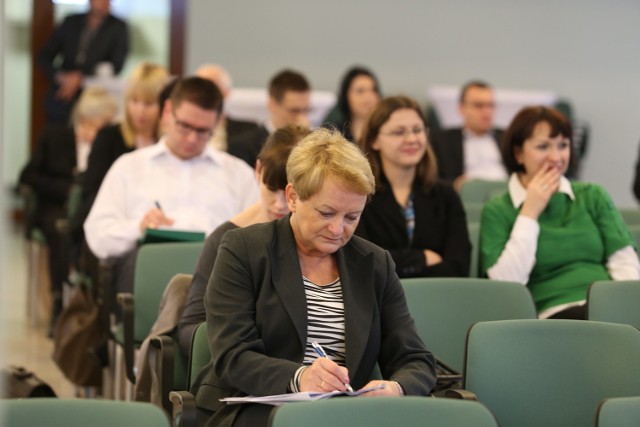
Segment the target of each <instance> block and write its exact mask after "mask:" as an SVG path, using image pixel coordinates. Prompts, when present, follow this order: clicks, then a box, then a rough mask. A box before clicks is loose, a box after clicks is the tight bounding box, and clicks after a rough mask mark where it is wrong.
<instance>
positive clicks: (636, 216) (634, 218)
mask: <svg viewBox="0 0 640 427" xmlns="http://www.w3.org/2000/svg"><path fill="white" fill-rule="evenodd" d="M618 210H619V211H620V215H621V216H622V219H623V220H624V222H625V224H627V225H628V226H633V225H640V209H638V208H620V209H618Z"/></svg>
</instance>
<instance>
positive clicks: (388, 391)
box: [361, 380, 401, 397]
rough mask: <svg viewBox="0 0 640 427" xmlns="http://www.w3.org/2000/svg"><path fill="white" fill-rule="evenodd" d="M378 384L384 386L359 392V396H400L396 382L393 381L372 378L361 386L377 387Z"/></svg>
mask: <svg viewBox="0 0 640 427" xmlns="http://www.w3.org/2000/svg"><path fill="white" fill-rule="evenodd" d="M380 384H384V388H381V389H379V390H373V391H369V392H367V393H363V394H361V396H392V397H397V396H401V394H400V389H399V388H398V383H396V382H394V381H381V380H373V381H369V382H368V383H367V385H365V386H364V387H362V388H368V387H377V386H379V385H380Z"/></svg>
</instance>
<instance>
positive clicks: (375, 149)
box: [356, 96, 471, 277]
mask: <svg viewBox="0 0 640 427" xmlns="http://www.w3.org/2000/svg"><path fill="white" fill-rule="evenodd" d="M359 143H360V148H361V149H362V150H363V151H364V153H365V154H366V155H367V156H368V158H369V161H370V162H371V166H372V169H373V173H374V175H375V178H376V193H375V194H374V196H373V197H372V199H371V202H370V203H369V204H368V205H367V207H366V208H365V210H364V212H363V213H362V218H361V220H360V224H359V225H358V228H357V230H356V234H358V235H360V236H362V237H364V238H366V239H368V240H370V241H371V242H373V243H376V244H377V245H379V246H381V247H383V248H385V249H387V250H388V251H389V252H390V253H391V256H392V257H393V260H394V261H395V263H396V271H397V273H398V276H400V277H446V276H448V277H456V276H458V277H464V276H468V275H469V261H470V254H471V244H470V242H469V233H468V231H467V223H466V217H465V213H464V209H463V207H462V203H461V201H460V198H459V197H458V195H457V193H456V192H455V191H454V190H453V188H452V187H451V186H450V185H448V184H445V183H443V182H440V181H438V179H437V176H438V170H437V165H436V159H435V156H434V154H433V151H432V149H431V147H430V145H429V143H428V141H427V128H426V123H425V120H424V118H423V116H422V113H421V111H420V107H419V106H418V104H417V103H416V102H415V101H414V100H413V99H410V98H408V97H405V96H394V97H389V98H385V99H383V100H382V101H380V103H379V104H378V105H377V107H376V108H375V110H374V111H373V112H372V113H371V116H370V117H369V120H368V121H367V123H366V125H365V127H364V129H363V132H362V138H361V139H360V142H359Z"/></svg>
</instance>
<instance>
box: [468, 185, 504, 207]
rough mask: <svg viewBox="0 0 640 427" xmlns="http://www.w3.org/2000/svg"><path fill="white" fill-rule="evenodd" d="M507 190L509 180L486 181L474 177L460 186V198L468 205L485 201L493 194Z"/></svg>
mask: <svg viewBox="0 0 640 427" xmlns="http://www.w3.org/2000/svg"><path fill="white" fill-rule="evenodd" d="M505 191H507V181H485V180H482V179H472V180H469V181H465V182H464V183H463V184H462V187H460V200H462V203H463V204H464V205H465V206H466V205H468V204H472V203H485V202H487V201H489V199H491V198H492V197H493V196H497V195H499V194H502V193H504V192H505Z"/></svg>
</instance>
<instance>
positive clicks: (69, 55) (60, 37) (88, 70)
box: [38, 13, 129, 82]
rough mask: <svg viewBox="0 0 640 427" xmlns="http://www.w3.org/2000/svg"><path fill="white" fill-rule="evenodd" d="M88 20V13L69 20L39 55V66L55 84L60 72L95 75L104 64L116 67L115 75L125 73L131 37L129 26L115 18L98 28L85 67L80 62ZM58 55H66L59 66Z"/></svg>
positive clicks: (110, 17) (108, 19)
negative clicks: (81, 39)
mask: <svg viewBox="0 0 640 427" xmlns="http://www.w3.org/2000/svg"><path fill="white" fill-rule="evenodd" d="M86 21H87V14H86V13H82V14H77V15H71V16H68V17H66V18H65V19H64V21H63V22H62V24H60V26H59V27H58V28H56V30H55V31H54V33H53V34H52V35H51V37H50V38H49V40H47V43H46V44H45V45H44V46H43V47H42V49H41V50H40V52H39V53H38V64H39V65H40V67H41V68H42V70H43V71H44V73H45V74H46V75H47V77H48V78H49V80H50V81H51V82H53V81H54V80H55V74H56V73H57V72H58V71H74V70H80V71H81V72H82V74H83V75H85V76H91V75H94V74H95V67H96V65H97V64H99V63H100V62H110V63H111V64H113V72H114V73H115V74H118V73H119V72H120V70H122V66H123V65H124V61H125V59H126V57H127V53H128V51H129V35H128V29H127V24H126V23H125V22H124V21H122V20H120V19H118V18H116V17H115V16H113V15H109V16H107V17H106V18H105V19H104V21H103V22H102V24H100V26H99V27H98V28H97V30H96V33H95V34H94V36H93V38H92V39H91V41H90V43H89V48H88V49H87V58H86V60H85V61H84V64H82V65H79V64H78V63H77V62H76V55H77V54H78V48H79V43H80V34H82V31H83V29H84V27H85V24H86ZM58 55H61V56H62V63H61V64H60V66H59V67H55V66H54V61H55V59H56V57H57V56H58Z"/></svg>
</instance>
